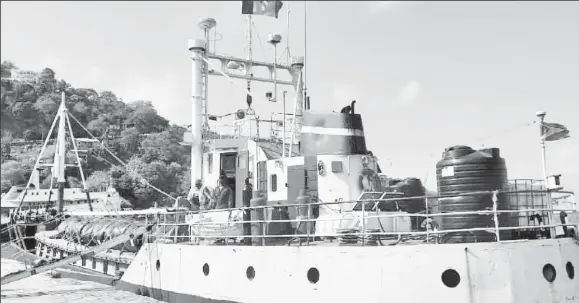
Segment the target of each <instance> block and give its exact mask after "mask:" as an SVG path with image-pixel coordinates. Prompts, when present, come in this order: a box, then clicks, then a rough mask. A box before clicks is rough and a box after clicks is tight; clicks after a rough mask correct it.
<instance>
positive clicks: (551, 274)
mask: <svg viewBox="0 0 579 303" xmlns="http://www.w3.org/2000/svg"><path fill="white" fill-rule="evenodd" d="M565 270H566V271H567V276H568V277H569V279H571V280H573V278H575V266H573V263H571V262H567V264H565ZM543 277H545V280H547V281H548V282H553V281H555V278H557V271H556V270H555V267H554V266H553V265H551V264H549V263H547V264H545V266H543Z"/></svg>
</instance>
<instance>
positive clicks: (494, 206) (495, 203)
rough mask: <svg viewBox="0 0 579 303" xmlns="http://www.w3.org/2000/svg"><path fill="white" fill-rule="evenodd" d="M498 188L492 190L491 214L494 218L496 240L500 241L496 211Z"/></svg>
mask: <svg viewBox="0 0 579 303" xmlns="http://www.w3.org/2000/svg"><path fill="white" fill-rule="evenodd" d="M498 193H499V191H498V190H495V191H493V198H492V199H493V215H494V219H495V235H496V237H497V242H501V237H500V235H499V215H498V213H497V205H498V203H497V202H498V200H499V199H498Z"/></svg>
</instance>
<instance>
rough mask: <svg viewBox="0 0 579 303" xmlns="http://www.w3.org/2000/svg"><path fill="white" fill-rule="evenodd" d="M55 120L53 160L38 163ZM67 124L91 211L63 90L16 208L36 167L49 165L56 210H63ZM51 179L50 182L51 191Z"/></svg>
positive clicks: (31, 180) (24, 195)
mask: <svg viewBox="0 0 579 303" xmlns="http://www.w3.org/2000/svg"><path fill="white" fill-rule="evenodd" d="M57 121H58V129H57V136H56V142H55V143H56V144H55V150H54V162H53V163H52V164H40V160H41V159H42V156H43V154H44V152H45V151H46V147H47V146H48V142H49V141H50V138H51V136H52V133H53V131H54V129H55V126H56V122H57ZM67 126H68V132H69V134H70V137H71V140H72V146H73V149H74V153H75V156H76V162H77V166H78V168H79V170H80V176H81V180H82V185H83V190H84V191H85V192H86V198H87V202H88V204H89V208H90V210H91V211H92V204H91V199H90V194H89V192H88V188H87V186H86V180H85V178H84V172H83V170H82V163H81V161H80V157H79V155H78V149H77V147H76V142H75V138H74V134H73V132H72V126H71V125H70V120H69V119H68V110H67V109H66V94H65V92H64V91H63V92H61V101H60V106H59V107H58V111H57V113H56V117H55V118H54V121H52V125H51V126H50V130H49V131H48V134H47V136H46V139H45V140H44V144H43V145H42V148H41V149H40V154H39V155H38V158H37V159H36V163H35V164H34V167H33V173H32V175H31V176H30V178H29V180H28V183H27V184H26V188H25V191H24V194H23V195H22V198H21V200H20V205H19V206H18V210H20V208H21V207H22V203H23V201H24V198H25V197H26V194H27V191H28V189H29V187H30V185H31V183H32V182H33V180H34V179H36V176H35V174H37V170H38V167H40V166H50V167H51V178H52V180H54V179H56V182H57V184H58V197H57V204H56V205H57V210H58V212H62V211H63V207H64V187H65V184H66V176H65V172H66V167H67V164H66V131H67ZM52 180H51V182H50V184H51V187H50V189H51V193H52ZM36 183H38V182H36ZM35 188H36V189H38V188H39V185H38V184H35ZM49 197H50V196H49Z"/></svg>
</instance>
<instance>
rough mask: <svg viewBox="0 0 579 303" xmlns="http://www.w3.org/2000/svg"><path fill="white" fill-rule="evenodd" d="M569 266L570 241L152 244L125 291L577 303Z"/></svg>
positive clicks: (212, 298) (216, 297) (226, 297)
mask: <svg viewBox="0 0 579 303" xmlns="http://www.w3.org/2000/svg"><path fill="white" fill-rule="evenodd" d="M569 263H570V264H572V265H573V266H574V267H576V266H577V264H579V243H578V242H577V240H574V239H570V238H566V239H548V240H536V241H520V242H509V243H507V242H503V243H474V244H447V245H398V246H388V247H346V246H325V245H315V246H302V247H290V246H279V247H271V246H268V247H259V246H256V247H243V246H195V245H186V244H161V243H152V244H146V245H144V246H143V247H142V248H141V250H140V251H139V253H138V254H137V255H136V257H135V259H134V261H133V262H132V263H131V265H130V266H129V268H128V269H127V270H126V272H125V273H124V275H123V277H122V279H121V280H120V281H119V282H118V284H117V288H118V289H120V290H125V291H130V292H133V293H136V294H140V295H144V296H149V297H152V298H154V299H157V300H161V301H165V302H252V303H253V302H256V303H257V302H264V303H265V302H268V303H270V302H288V303H289V302H292V303H294V302H304V303H305V302H332V303H340V302H348V303H350V302H366V303H374V302H375V303H378V302H429V301H432V300H433V299H434V301H437V302H438V301H440V302H450V303H452V302H456V303H465V302H476V303H496V302H501V303H503V302H504V303H510V302H512V303H519V302H520V303H528V302H537V303H543V302H545V303H546V302H550V303H551V302H569V301H573V300H579V280H578V278H577V277H574V278H573V279H571V277H570V274H569V272H568V270H569V269H568V268H569V267H568V266H567V264H569ZM547 264H551V265H552V266H553V268H554V269H555V271H556V276H555V280H554V281H553V282H548V281H547V280H546V278H545V276H544V273H543V272H544V267H545V266H546V265H547ZM249 267H252V268H253V270H250V269H249ZM314 269H315V270H314ZM447 270H453V271H455V273H456V274H458V279H457V277H456V276H453V275H452V274H450V275H448V272H447ZM316 272H317V273H318V275H316V274H315V273H316ZM445 272H446V273H447V274H446V276H445V275H443V273H445ZM451 273H452V272H451ZM443 277H444V278H443ZM449 277H450V278H449ZM316 278H317V279H318V280H317V281H315V280H316ZM443 280H444V281H445V282H447V283H449V284H450V285H452V283H458V285H456V286H455V287H449V286H447V285H445V283H444V281H443ZM314 282H315V283H314Z"/></svg>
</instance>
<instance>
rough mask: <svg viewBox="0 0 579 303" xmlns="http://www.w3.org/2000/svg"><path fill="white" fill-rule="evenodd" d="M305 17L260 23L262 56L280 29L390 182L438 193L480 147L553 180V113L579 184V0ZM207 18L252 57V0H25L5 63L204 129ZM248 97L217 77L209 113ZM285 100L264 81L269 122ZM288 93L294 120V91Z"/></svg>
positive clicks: (563, 159)
mask: <svg viewBox="0 0 579 303" xmlns="http://www.w3.org/2000/svg"><path fill="white" fill-rule="evenodd" d="M288 7H289V9H290V19H289V31H288V19H287V8H288ZM304 10H305V5H304V2H298V1H295V2H294V1H292V2H291V3H290V2H287V1H286V2H284V6H283V7H282V10H281V12H280V17H279V18H278V19H275V18H269V17H265V16H254V17H253V25H252V30H253V33H254V35H253V43H252V50H253V58H254V59H255V60H261V61H270V62H271V61H272V60H273V50H272V47H271V46H269V45H268V44H267V43H266V39H267V35H268V33H279V34H281V35H282V43H281V44H280V46H278V55H279V57H281V58H282V59H280V62H281V63H285V60H286V59H285V58H286V57H285V54H283V55H282V54H281V53H283V51H284V49H286V48H287V44H288V43H289V49H290V53H291V55H297V56H303V55H304V54H307V56H306V82H307V91H308V93H309V95H310V96H311V107H312V109H315V110H335V111H338V110H340V108H341V107H343V106H345V105H347V104H348V103H349V102H350V101H351V100H357V103H356V111H357V112H358V113H360V114H361V115H362V117H363V123H364V128H365V133H366V140H367V145H368V148H369V149H370V150H372V151H373V153H374V154H375V155H376V156H377V157H378V158H379V161H380V163H381V166H382V169H383V171H384V173H386V174H387V175H389V176H392V177H418V178H420V179H422V180H423V182H425V183H426V185H427V187H428V188H429V189H434V190H435V189H436V175H435V165H436V162H437V161H438V160H440V158H441V154H442V152H443V151H444V149H445V148H447V147H450V146H453V145H469V146H471V147H473V148H477V149H478V148H481V147H498V148H500V149H501V156H502V157H504V158H505V160H506V162H507V167H508V174H509V178H510V179H516V178H534V179H541V178H542V175H543V173H542V165H541V151H540V140H539V135H538V132H539V128H538V126H537V124H533V121H534V120H535V119H536V118H535V113H536V112H537V111H539V110H544V111H546V112H547V116H546V119H545V120H546V121H547V122H556V123H561V124H563V125H565V126H567V127H568V128H569V129H570V131H571V133H570V134H571V137H570V138H567V139H564V140H560V141H555V142H548V143H547V161H546V162H547V170H548V173H549V174H561V175H562V182H563V185H565V187H566V189H569V190H578V189H579V173H578V170H577V167H579V139H578V137H577V136H574V135H575V134H576V132H579V119H577V115H578V114H579V35H578V34H577V30H578V29H579V18H578V17H577V16H579V2H556V1H548V2H547V1H545V2H538V1H533V2H500V1H497V2H458V1H457V2H414V1H412V2H403V1H389V2H388V1H375V2H361V1H355V2H346V1H344V2H309V1H308V3H307V27H306V26H305V20H306V19H305V16H304V15H305V14H304ZM200 17H212V18H215V19H216V20H217V23H218V25H217V27H216V32H217V34H216V35H215V36H214V37H215V39H212V40H214V41H212V43H211V46H210V47H211V50H212V51H216V52H217V53H220V54H228V55H231V56H236V57H241V58H245V57H246V53H247V50H248V43H247V38H246V29H247V25H246V21H245V17H244V16H243V15H241V1H233V2H225V1H223V2H222V1H215V2H170V1H162V2H153V1H149V2H116V1H114V2H113V1H110V2H106V1H102V2H88V1H87V2H68V1H67V2H23V1H17V2H2V4H1V25H2V26H1V59H2V60H10V61H12V62H14V63H15V64H16V65H17V66H19V67H20V68H21V69H29V70H40V69H42V68H44V67H50V68H52V69H53V70H54V71H55V72H56V76H57V78H63V79H65V80H66V81H67V82H69V83H71V84H72V85H73V86H75V87H84V88H95V89H97V91H103V90H109V91H113V92H114V93H115V94H116V95H117V96H119V97H121V98H122V99H123V100H124V101H134V100H150V101H152V102H153V104H154V105H155V107H156V108H157V109H158V111H159V113H160V114H161V115H163V116H164V117H166V118H168V119H169V120H170V121H171V122H172V123H176V124H180V125H183V124H190V120H191V64H190V54H189V52H188V50H187V40H188V39H199V38H202V37H203V33H202V31H201V30H200V29H199V28H198V27H197V25H196V24H197V21H198V19H199V18H200ZM288 36H289V38H288ZM304 36H306V37H307V38H305V37H304ZM215 40H216V41H215ZM288 40H289V41H288ZM306 40H307V43H305V41H306ZM304 45H307V53H306V49H305V47H304ZM256 74H258V72H257V71H256ZM281 77H282V76H281V75H280V78H281ZM244 87H245V83H244V81H241V80H238V81H235V82H233V83H231V82H229V81H227V80H226V79H224V78H222V77H212V78H211V79H210V84H209V106H208V107H209V112H210V113H214V114H224V113H230V112H234V111H236V110H237V109H241V108H246V104H245V92H244V90H243V88H244ZM271 90H272V85H271V84H260V83H254V84H253V86H252V91H253V92H254V93H255V97H254V102H253V103H254V104H253V107H254V108H255V110H256V112H257V113H258V114H260V115H261V116H262V118H264V117H269V116H270V112H271V111H275V112H281V104H280V103H279V102H278V103H271V102H268V101H267V100H265V96H264V95H265V92H266V91H271ZM283 90H288V99H287V100H288V102H287V110H292V108H293V107H292V106H291V105H292V102H293V94H292V89H291V88H289V87H281V86H280V88H278V91H279V94H280V95H281V91H283ZM263 127H266V128H267V126H263ZM267 131H268V129H264V130H263V131H262V132H267ZM573 167H575V168H573Z"/></svg>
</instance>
